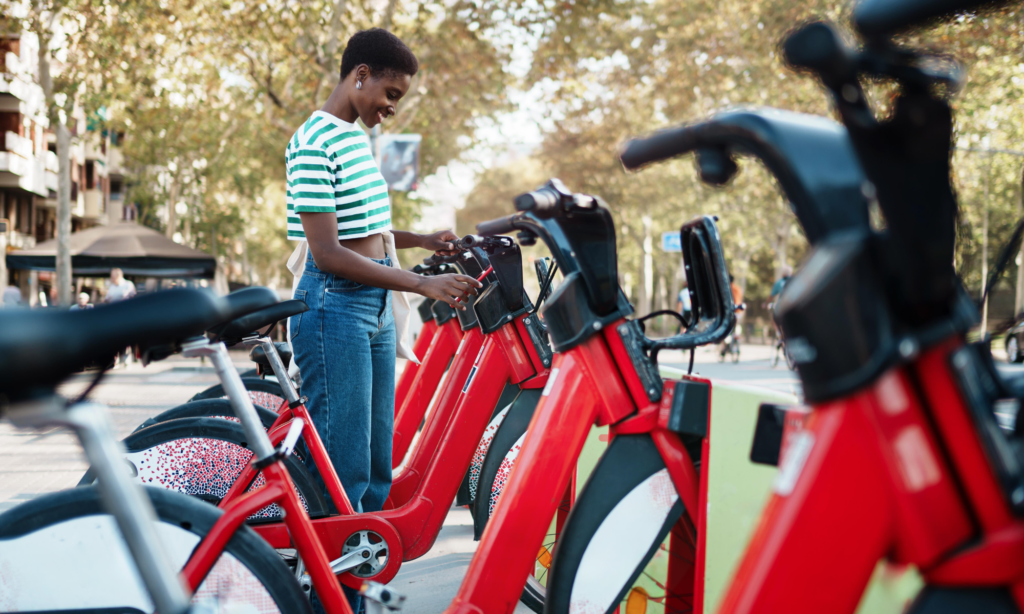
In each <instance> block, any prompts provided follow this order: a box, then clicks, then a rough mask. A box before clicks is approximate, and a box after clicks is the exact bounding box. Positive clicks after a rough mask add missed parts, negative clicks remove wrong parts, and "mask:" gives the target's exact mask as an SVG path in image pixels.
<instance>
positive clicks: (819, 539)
mask: <svg viewBox="0 0 1024 614" xmlns="http://www.w3.org/2000/svg"><path fill="white" fill-rule="evenodd" d="M962 346H963V342H962V340H960V339H953V340H950V341H947V342H946V343H944V344H941V345H939V346H936V347H933V348H931V349H929V350H928V351H926V352H924V353H923V354H922V355H921V356H920V357H919V358H918V359H917V360H916V361H915V362H914V363H912V364H911V365H909V366H905V367H899V368H896V369H893V370H891V371H890V372H888V373H887V374H885V375H883V376H882V377H881V378H880V379H879V380H877V381H876V382H875V383H874V385H872V386H871V387H870V388H868V389H866V390H863V391H861V392H859V393H857V394H854V395H852V396H850V397H848V398H845V399H841V400H838V401H834V402H830V403H824V404H821V405H819V406H816V407H814V408H813V411H812V412H811V414H810V415H809V416H808V417H807V420H806V425H805V426H804V428H803V430H801V431H800V432H797V433H794V434H791V435H789V439H790V443H789V445H788V446H787V451H786V453H785V455H784V457H783V458H782V459H781V464H780V472H779V479H778V480H777V482H776V492H775V494H774V495H773V496H772V498H771V500H770V501H769V503H768V505H767V507H766V508H765V511H764V514H763V515H762V519H761V523H760V525H759V527H758V529H757V530H756V532H755V534H754V536H753V538H752V540H751V542H750V544H749V545H748V547H747V551H746V553H745V555H744V557H743V561H742V563H741V565H740V567H739V569H738V571H737V573H736V576H735V578H734V579H733V582H732V584H731V587H730V590H729V591H728V593H727V595H726V597H725V600H724V602H723V606H722V609H721V610H720V611H721V612H725V613H729V614H732V613H735V612H766V611H787V612H795V613H799V612H821V611H823V609H827V611H829V612H853V611H854V610H855V609H856V607H857V604H858V603H859V602H860V598H861V595H862V593H863V591H864V588H865V586H866V584H867V582H868V580H869V578H870V577H871V573H872V572H873V570H874V568H875V566H876V564H877V562H878V561H879V560H880V559H881V558H882V557H886V556H888V557H889V559H890V560H892V561H893V562H896V563H905V564H912V565H915V566H917V567H918V569H919V570H920V571H921V573H922V575H923V576H924V578H925V580H926V582H928V583H929V584H932V585H938V586H956V587H1008V588H1009V589H1010V593H1011V595H1012V596H1013V599H1014V600H1015V601H1016V604H1017V606H1018V608H1021V609H1024V556H1022V555H1021V553H1022V552H1024V522H1021V521H1020V520H1017V519H1015V518H1014V517H1013V514H1012V513H1011V511H1010V509H1009V507H1008V505H1007V502H1006V499H1005V497H1004V496H1003V493H1002V491H1001V489H1000V485H999V483H998V480H997V478H996V476H995V475H994V472H993V469H992V467H991V465H990V463H989V462H988V460H987V459H986V455H985V450H984V449H983V445H982V442H981V441H980V439H979V434H978V431H977V429H976V427H975V425H974V423H973V421H972V418H971V408H970V407H969V406H968V404H967V402H966V401H965V399H964V396H963V394H962V393H961V391H960V389H959V387H958V385H957V383H956V380H955V377H956V376H955V374H954V372H953V370H952V366H951V365H952V360H951V359H953V354H954V353H955V352H956V351H957V350H959V349H960V348H961V347H962ZM836 527H849V528H850V529H851V530H846V531H837V530H836ZM838 571H841V572H842V573H837V572H838Z"/></svg>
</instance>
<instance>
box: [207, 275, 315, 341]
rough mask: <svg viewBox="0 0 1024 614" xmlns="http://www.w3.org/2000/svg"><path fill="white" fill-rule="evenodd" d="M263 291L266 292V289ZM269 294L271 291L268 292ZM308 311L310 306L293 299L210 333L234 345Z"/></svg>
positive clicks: (265, 307)
mask: <svg viewBox="0 0 1024 614" xmlns="http://www.w3.org/2000/svg"><path fill="white" fill-rule="evenodd" d="M263 289H264V290H266V288H263ZM267 292H271V291H270V290H267ZM274 301H275V302H276V301H277V297H276V296H275V297H274ZM306 311H309V306H308V305H306V304H305V303H303V302H302V301H300V300H295V299H292V300H290V301H282V302H280V303H276V304H271V305H269V306H264V307H263V308H261V309H259V310H256V311H252V312H247V313H246V314H245V315H243V316H242V317H239V318H234V319H232V320H231V321H229V322H226V323H224V324H221V325H220V326H217V327H215V328H213V329H211V330H210V333H211V334H212V335H213V336H214V337H215V338H219V339H221V340H222V341H223V342H224V343H226V344H228V345H233V344H235V343H238V342H239V341H241V340H242V339H244V338H245V337H251V336H253V335H255V334H257V333H258V332H259V331H260V330H262V329H264V328H266V327H268V326H273V325H274V324H276V323H278V322H280V321H281V320H284V319H287V318H290V317H292V316H296V315H299V314H300V313H304V312H306Z"/></svg>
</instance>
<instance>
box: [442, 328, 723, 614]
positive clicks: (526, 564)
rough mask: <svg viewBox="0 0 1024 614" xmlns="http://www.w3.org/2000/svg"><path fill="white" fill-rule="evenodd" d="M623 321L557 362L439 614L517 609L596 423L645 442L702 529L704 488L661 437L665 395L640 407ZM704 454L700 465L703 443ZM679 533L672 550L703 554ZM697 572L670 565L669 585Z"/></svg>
mask: <svg viewBox="0 0 1024 614" xmlns="http://www.w3.org/2000/svg"><path fill="white" fill-rule="evenodd" d="M624 322H625V320H618V321H617V322H615V323H613V324H611V325H608V326H606V327H604V330H603V332H602V334H598V335H594V336H592V337H590V338H589V339H588V340H586V341H584V342H583V343H582V344H580V345H578V346H576V347H573V348H572V349H570V350H568V351H566V352H563V353H559V354H556V355H555V359H554V364H553V366H552V368H551V375H550V376H549V379H548V384H547V386H546V387H545V389H544V393H543V394H542V396H541V400H540V402H539V404H538V405H537V409H536V410H535V412H534V415H533V419H532V421H531V422H530V426H529V429H528V430H527V432H526V437H525V438H524V441H523V445H522V448H521V449H520V452H519V456H518V458H517V460H516V468H515V470H514V471H513V472H512V475H511V477H510V479H509V481H508V483H507V484H506V486H505V490H504V492H503V493H502V496H501V499H500V501H499V502H498V505H497V506H496V507H495V511H494V514H493V515H492V517H491V519H490V521H489V522H488V524H487V528H486V529H485V530H484V534H483V537H482V538H481V540H480V545H479V547H478V548H477V552H476V554H475V555H474V557H473V560H472V562H471V563H470V566H469V570H468V572H467V574H466V577H465V579H464V580H463V582H462V586H461V587H460V588H459V593H458V595H457V596H456V598H455V600H454V601H453V602H452V604H451V605H450V606H449V607H448V609H447V610H446V612H448V613H449V614H454V613H458V614H470V613H474V614H482V613H485V612H486V613H487V614H492V613H497V612H512V611H513V610H514V609H515V606H516V603H517V602H518V600H519V595H520V593H521V592H522V590H523V585H524V584H525V582H526V578H527V576H528V575H529V574H530V568H531V566H532V565H533V563H534V560H535V559H536V556H537V549H538V546H539V545H540V544H541V543H542V541H543V538H544V536H545V534H546V532H547V530H548V528H549V526H550V524H551V519H552V518H553V517H554V516H555V513H556V511H557V509H558V507H559V505H560V503H561V502H562V498H563V497H562V493H563V492H564V491H565V489H566V487H567V486H568V485H569V484H570V482H571V479H572V475H573V473H574V470H575V466H576V459H577V457H578V456H579V453H580V450H582V448H583V444H584V442H585V441H586V437H587V434H588V433H589V432H590V429H591V427H592V426H593V425H594V424H597V425H599V426H601V425H608V424H611V425H614V426H613V427H612V429H611V433H612V434H613V435H614V434H625V433H641V432H649V433H651V436H652V439H653V440H654V443H655V445H656V446H657V448H658V450H659V452H661V455H662V458H663V459H664V460H665V464H666V467H667V468H668V471H669V474H670V475H671V477H672V479H673V482H675V484H676V488H677V489H678V491H679V495H680V498H681V499H682V500H683V503H684V505H685V506H686V508H687V509H688V510H698V511H699V514H698V524H702V523H703V519H702V518H701V516H702V515H703V510H701V507H700V506H699V505H698V500H699V497H700V496H701V493H702V491H701V489H702V485H701V484H700V482H699V481H698V479H697V475H696V472H695V470H694V466H693V463H692V461H691V459H690V458H689V453H688V452H687V451H686V448H685V447H684V446H683V443H682V441H681V439H680V438H679V436H678V435H676V434H675V433H673V432H671V431H668V430H667V429H666V428H665V426H666V424H667V418H668V413H667V412H668V409H669V408H670V407H671V395H670V394H666V395H663V398H662V400H661V401H660V402H658V403H652V402H650V401H649V400H648V397H647V394H646V391H645V389H644V386H643V384H642V383H641V381H640V378H639V376H638V375H637V373H636V371H635V369H634V368H633V367H632V363H631V361H630V359H629V355H628V352H627V350H626V348H625V346H624V345H623V342H622V339H621V338H620V337H619V335H618V334H617V333H616V332H614V331H615V330H616V329H617V328H618V326H619V325H620V324H623V323H624ZM621 365H629V366H628V367H626V368H621ZM634 414H635V415H634ZM627 418H629V419H628V420H627ZM703 455H704V458H705V460H706V458H707V446H706V443H705V448H704V452H703ZM705 475H706V472H705ZM703 488H704V489H706V483H705V484H704V485H703ZM684 518H685V516H684ZM677 526H678V527H680V528H681V529H682V530H680V531H676V530H674V531H673V533H672V535H673V542H672V543H673V545H672V548H676V547H677V545H681V544H682V543H683V541H684V540H686V541H688V542H689V543H690V545H692V546H696V547H697V548H703V544H702V543H699V542H698V543H695V542H696V541H697V539H698V538H697V531H696V530H695V529H694V528H693V527H692V525H690V526H687V521H683V522H681V523H678V525H677ZM677 540H680V541H679V542H678V543H677ZM695 573H701V574H702V573H703V570H702V569H700V570H696V569H693V568H692V567H691V564H689V563H686V562H685V561H682V559H681V558H680V557H672V562H671V563H670V566H669V577H670V578H675V579H684V578H690V581H693V580H692V579H693V578H694V574H695Z"/></svg>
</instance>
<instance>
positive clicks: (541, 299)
mask: <svg viewBox="0 0 1024 614" xmlns="http://www.w3.org/2000/svg"><path fill="white" fill-rule="evenodd" d="M557 271H558V263H557V262H556V263H554V264H553V265H552V266H551V270H550V271H548V276H547V277H546V278H545V279H544V283H543V284H541V287H540V294H538V295H537V304H536V305H534V306H533V311H531V312H530V315H533V314H535V313H537V310H538V309H540V306H541V305H543V304H544V295H545V294H547V291H548V288H549V287H551V282H552V281H554V279H555V273H556V272H557Z"/></svg>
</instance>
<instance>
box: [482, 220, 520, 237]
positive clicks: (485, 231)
mask: <svg viewBox="0 0 1024 614" xmlns="http://www.w3.org/2000/svg"><path fill="white" fill-rule="evenodd" d="M515 217H516V216H515V215H507V216H505V217H499V218H498V219H496V220H489V221H487V222H480V223H479V224H477V225H476V231H477V232H479V233H480V234H481V235H482V236H485V237H493V236H494V235H504V234H508V233H510V232H512V231H513V230H515V229H516V227H515V226H514V225H513V222H514V220H515Z"/></svg>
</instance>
